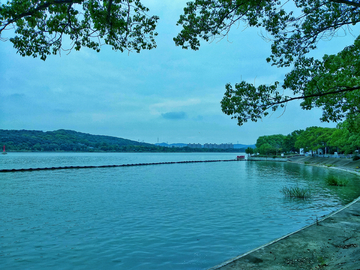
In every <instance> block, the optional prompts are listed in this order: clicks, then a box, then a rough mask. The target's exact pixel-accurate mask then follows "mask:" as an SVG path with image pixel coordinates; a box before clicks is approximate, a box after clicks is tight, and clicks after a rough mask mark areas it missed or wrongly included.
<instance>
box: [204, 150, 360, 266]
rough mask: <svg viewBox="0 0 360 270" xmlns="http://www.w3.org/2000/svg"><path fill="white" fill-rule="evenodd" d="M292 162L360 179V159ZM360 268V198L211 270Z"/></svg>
mask: <svg viewBox="0 0 360 270" xmlns="http://www.w3.org/2000/svg"><path fill="white" fill-rule="evenodd" d="M288 162H293V163H299V164H305V165H310V166H320V167H325V168H326V167H327V168H329V169H336V170H342V171H346V172H350V173H355V174H357V175H359V176H360V169H359V168H360V160H357V161H352V160H348V159H339V158H321V157H302V156H300V157H294V158H291V159H289V160H288ZM230 269H231V270H234V269H241V270H247V269H304V270H309V269H334V270H335V269H336V270H337V269H346V270H351V269H353V270H358V269H360V197H359V198H357V199H355V200H354V201H353V202H351V203H349V204H347V205H346V206H344V207H343V208H341V209H339V210H337V211H335V212H333V213H331V214H329V215H327V216H326V217H324V218H323V219H321V220H319V221H317V222H315V223H314V224H311V225H308V226H306V227H304V228H302V229H300V230H298V231H295V232H292V233H290V234H287V235H285V236H283V237H280V238H278V239H276V240H274V241H271V242H270V243H268V244H265V245H263V246H260V247H258V248H256V249H253V250H251V251H249V252H247V253H244V254H242V255H239V256H237V257H235V258H233V259H230V260H228V261H226V262H224V263H222V264H219V265H217V266H214V267H212V268H210V269H209V270H230Z"/></svg>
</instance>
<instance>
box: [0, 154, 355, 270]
mask: <svg viewBox="0 0 360 270" xmlns="http://www.w3.org/2000/svg"><path fill="white" fill-rule="evenodd" d="M235 155H236V154H227V153H225V154H224V153H217V154H216V153H215V154H214V153H205V154H201V153H200V154H199V153H194V154H174V153H172V154H129V153H126V154H98V153H83V154H74V153H71V154H69V153H61V154H59V153H52V154H46V153H42V154H34V153H9V154H8V155H6V156H5V155H4V156H1V157H0V168H2V169H12V168H35V167H53V166H81V165H111V164H128V163H147V162H162V161H164V162H165V161H183V160H211V159H233V158H234V156H235ZM329 174H334V175H337V176H341V177H345V178H347V179H348V180H349V185H348V186H347V187H342V188H339V187H337V188H336V187H327V186H326V185H325V183H324V180H323V179H324V178H325V177H326V176H327V175H329ZM284 186H289V187H290V186H301V187H309V188H310V189H311V190H312V194H313V196H312V198H311V199H309V200H306V201H303V200H291V199H287V198H284V196H283V194H281V193H280V190H281V189H282V187H284ZM359 194H360V185H359V180H358V178H357V176H355V175H352V174H346V173H343V172H341V173H340V172H337V171H335V170H329V169H323V168H317V167H311V166H303V165H298V164H290V163H271V162H218V163H195V164H169V165H154V166H139V167H120V168H102V169H100V168H99V169H78V170H55V171H32V172H16V173H2V174H0V207H1V214H0V266H2V267H1V268H2V269H90V268H91V269H160V270H161V269H206V268H209V267H212V266H214V265H216V264H219V263H221V262H223V261H225V260H227V259H230V258H232V257H234V256H237V255H239V254H241V253H244V252H247V251H249V250H251V249H253V248H255V247H258V246H259V245H262V244H265V243H267V242H269V241H271V240H273V239H276V238H278V237H280V236H282V235H284V234H287V233H290V232H292V231H294V230H297V229H300V228H302V227H304V226H306V225H308V224H311V223H313V222H314V221H315V219H316V218H317V217H318V218H320V217H321V216H323V215H326V214H328V213H330V212H332V211H334V210H336V209H339V208H340V207H341V206H342V205H345V204H347V203H349V202H350V201H352V200H353V199H355V198H356V197H358V196H359Z"/></svg>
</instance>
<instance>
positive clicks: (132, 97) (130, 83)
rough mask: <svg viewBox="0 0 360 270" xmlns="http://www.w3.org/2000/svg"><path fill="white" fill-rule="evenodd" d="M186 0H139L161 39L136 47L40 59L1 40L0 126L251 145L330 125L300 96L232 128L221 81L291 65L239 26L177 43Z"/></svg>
mask: <svg viewBox="0 0 360 270" xmlns="http://www.w3.org/2000/svg"><path fill="white" fill-rule="evenodd" d="M187 1H188V0H172V1H156V0H146V1H143V3H144V4H145V5H146V6H148V7H149V8H150V13H151V14H156V15H158V16H160V21H159V25H158V28H157V31H158V33H159V36H158V37H157V45H158V47H157V48H156V49H154V50H151V51H142V52H141V53H140V54H136V53H130V54H128V53H121V52H115V51H112V50H111V48H108V47H105V46H104V47H103V48H102V51H101V52H100V53H96V52H95V51H92V50H89V49H81V51H80V52H77V51H72V52H71V53H70V54H67V52H63V53H62V54H61V56H49V57H48V59H47V60H46V61H45V62H44V61H42V60H40V59H38V58H37V59H33V58H29V57H27V58H23V57H21V56H19V55H18V54H16V51H15V49H13V48H12V45H11V43H10V42H3V41H0V71H1V72H0V82H1V84H0V100H1V106H0V129H31V130H43V131H50V130H56V129H71V130H76V131H80V132H86V133H91V134H98V135H110V136H116V137H122V138H126V139H131V140H136V141H138V140H139V141H144V142H148V143H156V142H168V143H178V142H182V143H202V144H203V143H229V142H231V143H242V144H253V143H255V142H256V139H257V138H258V137H259V136H262V135H272V134H284V135H287V134H289V133H290V132H292V131H294V130H296V129H305V128H306V127H308V126H314V125H316V126H323V127H325V126H326V127H335V124H333V123H331V124H325V123H321V122H320V121H319V118H320V116H321V111H320V110H312V111H303V110H301V109H300V107H299V103H291V104H289V105H288V106H287V109H286V111H285V112H283V111H280V112H277V113H275V114H273V115H272V116H271V117H266V118H265V119H264V120H263V121H260V122H257V123H251V122H250V123H246V124H245V125H244V126H242V127H239V126H237V123H236V120H232V119H230V117H229V116H227V115H225V114H223V113H222V112H221V108H220V101H221V99H222V97H223V94H224V92H225V84H226V83H231V84H235V83H236V82H240V81H241V80H245V81H248V82H255V83H256V84H268V83H273V82H274V81H276V80H279V81H281V80H282V79H283V77H284V74H285V73H286V72H288V71H289V70H286V69H278V68H275V67H271V65H269V64H267V63H266V61H265V59H266V57H268V56H269V54H270V43H268V42H266V41H265V40H263V39H262V38H261V37H260V34H261V32H260V30H259V29H244V27H243V26H242V25H240V26H239V27H238V28H236V27H235V28H234V29H232V31H231V32H230V34H229V36H228V37H227V38H226V39H223V40H219V41H214V42H212V43H210V44H206V43H202V45H201V48H200V50H199V51H190V50H183V49H181V48H179V47H176V46H175V45H174V42H173V40H172V39H173V37H175V36H176V35H177V33H178V32H179V31H180V28H179V27H177V26H176V21H177V19H178V17H179V15H180V14H181V13H182V9H183V7H184V6H185V3H186V2H187ZM9 33H10V32H9ZM356 34H359V33H358V32H357V33H356ZM2 37H3V38H5V37H6V34H5V35H3V36H2ZM8 37H10V36H8ZM352 40H353V37H352V36H347V37H343V38H337V39H333V40H332V41H326V42H322V43H321V44H320V48H319V49H318V50H317V51H316V52H314V54H315V55H318V56H321V55H323V54H324V53H335V52H337V51H339V50H340V49H341V48H343V47H344V46H345V45H350V44H351V43H352Z"/></svg>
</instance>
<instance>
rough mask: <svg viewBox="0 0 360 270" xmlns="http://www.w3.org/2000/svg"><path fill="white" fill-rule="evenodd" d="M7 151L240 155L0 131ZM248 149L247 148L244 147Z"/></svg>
mask: <svg viewBox="0 0 360 270" xmlns="http://www.w3.org/2000/svg"><path fill="white" fill-rule="evenodd" d="M2 145H6V150H7V151H8V152H16V151H36V152H40V151H44V152H210V151H211V152H239V151H240V150H239V149H226V150H222V149H206V148H197V149H194V148H189V147H186V146H187V144H171V145H168V144H159V145H154V144H149V143H142V142H137V141H132V140H127V139H123V138H118V137H112V136H103V135H91V134H87V133H82V132H77V131H73V130H65V129H59V130H55V131H46V132H44V131H38V130H4V129H0V146H2ZM246 148H247V147H246Z"/></svg>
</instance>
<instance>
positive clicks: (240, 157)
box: [236, 156, 245, 160]
mask: <svg viewBox="0 0 360 270" xmlns="http://www.w3.org/2000/svg"><path fill="white" fill-rule="evenodd" d="M236 159H237V160H244V159H245V156H237V157H236Z"/></svg>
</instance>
